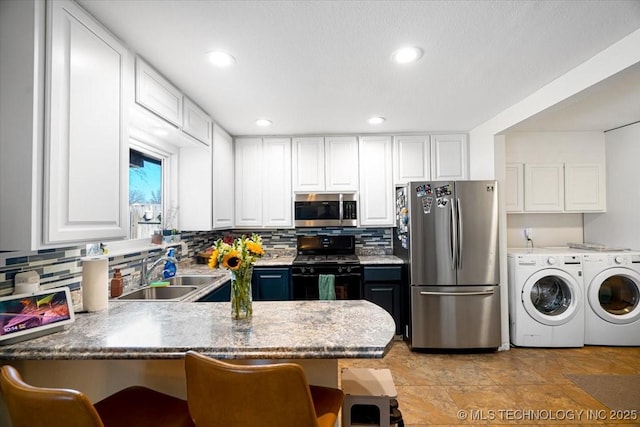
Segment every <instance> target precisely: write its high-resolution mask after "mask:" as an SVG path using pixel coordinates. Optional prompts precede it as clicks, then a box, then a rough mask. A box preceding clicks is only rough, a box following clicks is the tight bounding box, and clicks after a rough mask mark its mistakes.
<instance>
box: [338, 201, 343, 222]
mask: <svg viewBox="0 0 640 427" xmlns="http://www.w3.org/2000/svg"><path fill="white" fill-rule="evenodd" d="M339 200H340V202H339V203H338V217H339V218H340V225H342V224H343V221H344V206H343V202H342V194H340V197H339Z"/></svg>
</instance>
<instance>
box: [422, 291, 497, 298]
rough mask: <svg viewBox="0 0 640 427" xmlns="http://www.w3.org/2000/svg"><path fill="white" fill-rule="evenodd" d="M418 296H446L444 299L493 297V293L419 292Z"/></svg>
mask: <svg viewBox="0 0 640 427" xmlns="http://www.w3.org/2000/svg"><path fill="white" fill-rule="evenodd" d="M420 295H435V296H446V297H457V296H461V297H462V296H470V295H493V291H478V292H425V291H422V292H420Z"/></svg>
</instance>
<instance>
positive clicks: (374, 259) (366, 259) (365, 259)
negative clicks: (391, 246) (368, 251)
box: [358, 255, 404, 265]
mask: <svg viewBox="0 0 640 427" xmlns="http://www.w3.org/2000/svg"><path fill="white" fill-rule="evenodd" d="M358 258H359V259H360V264H362V265H373V264H404V261H402V259H401V258H398V257H397V256H395V255H358Z"/></svg>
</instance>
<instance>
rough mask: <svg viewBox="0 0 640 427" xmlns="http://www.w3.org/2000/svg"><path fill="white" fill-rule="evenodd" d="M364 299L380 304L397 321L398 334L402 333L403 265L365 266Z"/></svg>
mask: <svg viewBox="0 0 640 427" xmlns="http://www.w3.org/2000/svg"><path fill="white" fill-rule="evenodd" d="M363 273H364V299H366V300H367V301H371V302H372V303H374V304H377V305H379V306H380V307H382V308H384V309H385V310H387V311H388V312H389V314H391V316H392V317H393V320H394V321H395V322H396V334H397V335H400V334H402V323H403V322H402V301H401V297H402V292H401V291H402V267H401V266H384V267H382V266H375V267H369V266H365V267H364V271H363Z"/></svg>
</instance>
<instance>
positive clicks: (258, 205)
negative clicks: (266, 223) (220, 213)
mask: <svg viewBox="0 0 640 427" xmlns="http://www.w3.org/2000/svg"><path fill="white" fill-rule="evenodd" d="M235 153H236V154H235V188H236V194H235V215H236V220H235V226H236V227H261V226H262V168H263V166H264V167H266V165H265V164H264V163H263V159H262V138H238V139H236V141H235Z"/></svg>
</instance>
